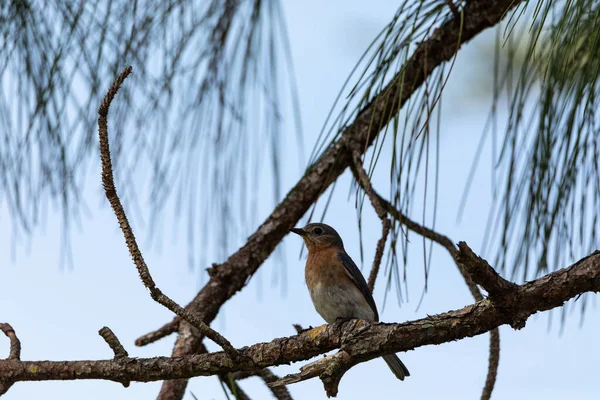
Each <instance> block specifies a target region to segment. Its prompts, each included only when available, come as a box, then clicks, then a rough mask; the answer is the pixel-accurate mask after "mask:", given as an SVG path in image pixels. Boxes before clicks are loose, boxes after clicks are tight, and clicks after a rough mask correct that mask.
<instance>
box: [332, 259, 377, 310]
mask: <svg viewBox="0 0 600 400" xmlns="http://www.w3.org/2000/svg"><path fill="white" fill-rule="evenodd" d="M337 256H338V258H339V259H340V261H341V262H342V264H344V267H345V268H346V271H348V274H349V275H350V278H352V281H353V282H354V283H355V284H356V287H358V290H360V292H361V293H362V294H363V296H365V300H367V303H368V304H369V306H370V307H371V309H372V310H373V312H374V313H375V320H376V321H379V314H378V313H377V306H376V305H375V300H373V295H372V294H371V291H370V290H369V286H368V285H367V282H366V281H365V277H364V276H363V274H361V272H360V270H359V269H358V267H357V266H356V264H354V261H352V259H351V258H350V256H349V255H348V254H346V252H345V251H339V252H338V253H337Z"/></svg>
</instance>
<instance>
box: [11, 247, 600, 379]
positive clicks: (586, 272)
mask: <svg viewBox="0 0 600 400" xmlns="http://www.w3.org/2000/svg"><path fill="white" fill-rule="evenodd" d="M598 291H600V252H598V251H596V252H594V253H593V254H591V255H589V256H588V257H585V258H584V259H582V260H580V261H578V262H577V263H575V264H574V265H573V266H571V267H569V268H565V269H561V270H558V271H556V272H553V273H551V274H548V275H545V276H543V277H541V278H539V279H536V280H534V281H532V282H528V283H526V284H523V285H519V286H517V288H516V294H515V296H512V297H511V300H510V301H507V302H505V303H504V304H502V306H499V305H497V304H496V303H494V302H493V301H491V300H489V299H485V300H483V301H480V302H478V303H475V304H473V305H470V306H467V307H465V308H462V309H460V310H456V311H451V312H447V313H443V314H438V315H435V316H431V317H428V318H424V319H420V320H417V321H412V322H406V323H402V324H370V323H368V322H366V321H358V320H352V321H348V322H343V323H337V324H332V325H324V326H321V327H317V328H315V329H312V330H310V331H307V332H304V333H302V334H299V335H296V336H292V337H284V338H279V339H274V340H273V341H271V342H270V343H258V344H255V345H252V346H249V347H244V348H242V349H240V350H239V351H240V353H241V354H242V357H241V358H240V361H239V362H237V363H234V362H233V361H232V360H231V358H230V357H229V356H228V355H227V354H226V353H224V352H216V353H210V354H200V355H187V356H183V357H175V358H170V357H157V358H150V359H148V358H145V359H144V358H140V359H136V358H121V359H118V360H101V361H71V362H64V361H61V362H58V361H34V362H32V361H20V360H14V359H13V360H0V376H2V378H3V379H4V380H7V381H10V382H18V381H44V380H75V379H105V380H112V381H117V382H122V381H141V382H148V381H156V380H165V379H179V378H190V377H194V376H207V375H216V374H226V373H229V372H234V371H256V370H258V369H262V368H265V367H269V366H275V365H281V364H287V363H290V362H294V361H301V360H306V359H309V358H311V357H314V356H317V355H319V354H322V353H325V352H328V351H331V350H333V349H336V348H340V347H342V345H343V350H344V352H346V353H347V354H348V355H349V356H350V357H351V358H352V363H354V364H355V363H358V362H364V361H367V360H370V359H373V358H376V357H379V356H381V355H382V354H391V353H396V352H401V351H407V350H412V349H415V348H417V347H421V346H426V345H433V344H441V343H446V342H450V341H454V340H458V339H462V338H465V337H470V336H475V335H479V334H482V333H484V332H488V331H490V330H492V329H494V328H496V327H498V326H500V325H504V324H512V325H514V322H515V321H524V320H525V319H527V318H528V317H529V316H530V315H532V314H534V313H537V312H539V311H545V310H549V309H552V308H554V307H560V306H562V305H563V303H564V302H565V301H567V300H569V299H572V298H574V297H575V296H578V295H580V294H582V293H585V292H598Z"/></svg>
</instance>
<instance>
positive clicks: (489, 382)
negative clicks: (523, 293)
mask: <svg viewBox="0 0 600 400" xmlns="http://www.w3.org/2000/svg"><path fill="white" fill-rule="evenodd" d="M352 172H353V174H354V177H355V179H356V181H357V182H358V184H359V185H361V187H363V189H364V190H365V191H366V187H365V185H366V183H368V181H365V180H364V177H361V175H360V174H359V170H357V169H355V168H353V169H352ZM369 190H370V195H369V197H372V198H374V199H376V202H377V203H378V204H381V205H382V206H383V207H384V208H385V209H386V210H387V212H388V213H389V214H390V215H391V216H392V217H393V218H394V219H395V220H397V221H398V222H400V223H401V224H403V225H404V226H406V227H407V228H408V229H410V230H411V231H413V232H415V233H417V234H419V235H421V236H423V237H425V238H428V239H430V240H432V241H434V242H436V243H438V244H439V245H441V246H442V247H444V248H446V250H448V253H450V256H452V259H453V260H454V262H455V264H456V267H457V268H458V271H459V272H460V274H461V275H462V277H463V279H464V280H465V283H466V284H467V287H468V288H469V291H470V292H471V295H472V296H473V298H474V299H475V301H481V300H483V295H482V294H481V292H480V291H479V288H478V287H477V285H476V284H475V282H473V280H472V279H471V273H470V271H469V270H468V269H467V268H465V265H463V264H462V262H467V263H468V265H469V268H471V269H474V268H475V269H476V267H477V265H479V263H481V262H483V263H485V266H484V267H483V268H484V269H485V268H491V267H490V266H489V265H488V264H487V262H486V261H485V260H481V259H480V258H479V257H478V256H477V255H475V254H474V253H473V252H472V251H471V249H470V248H469V247H468V246H467V245H466V243H464V242H461V243H463V247H466V248H465V249H464V250H463V251H462V252H460V251H457V249H456V247H455V246H454V244H453V242H452V240H450V238H448V237H447V236H445V235H442V234H441V233H438V232H436V231H434V230H432V229H429V228H427V227H425V226H423V225H421V224H419V223H417V222H415V221H413V220H411V219H410V218H408V217H407V216H406V215H404V214H403V213H402V212H400V211H399V210H398V209H397V208H395V207H394V206H393V205H392V204H391V203H390V202H389V201H387V200H386V199H384V198H383V197H381V196H380V195H379V193H377V192H376V191H375V189H373V187H372V186H370V189H369ZM460 246H461V244H459V248H460ZM466 249H468V251H467V250H466ZM462 253H464V255H461V254H462ZM480 260H481V261H480ZM492 271H493V270H492ZM493 273H496V272H495V271H493ZM475 274H477V272H475ZM496 275H497V274H496ZM500 279H502V278H501V277H500ZM508 283H509V284H510V282H508ZM499 362H500V331H499V330H498V328H495V329H493V330H492V331H491V332H490V354H489V358H488V373H487V377H486V380H485V385H484V386H483V390H482V391H481V400H489V399H490V398H491V397H492V392H493V390H494V385H495V384H496V376H497V374H498V364H499Z"/></svg>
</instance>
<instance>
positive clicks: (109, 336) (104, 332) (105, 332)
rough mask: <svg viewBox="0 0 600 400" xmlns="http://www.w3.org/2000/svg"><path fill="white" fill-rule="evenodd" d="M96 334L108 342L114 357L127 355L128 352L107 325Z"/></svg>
mask: <svg viewBox="0 0 600 400" xmlns="http://www.w3.org/2000/svg"><path fill="white" fill-rule="evenodd" d="M98 334H99V335H100V336H102V339H104V341H105V342H106V344H108V346H109V347H110V348H111V350H112V351H113V353H114V355H115V357H114V358H115V359H119V358H126V357H129V353H127V350H125V348H124V347H123V345H122V344H121V342H120V341H119V339H118V338H117V336H116V335H115V334H114V332H113V331H112V330H111V329H110V328H109V327H108V326H105V327H103V328H102V329H100V330H99V331H98Z"/></svg>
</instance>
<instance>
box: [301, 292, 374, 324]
mask: <svg viewBox="0 0 600 400" xmlns="http://www.w3.org/2000/svg"><path fill="white" fill-rule="evenodd" d="M309 292H310V298H311V299H312V302H313V304H314V306H315V309H316V310H317V312H318V313H319V314H320V315H321V317H323V319H324V320H325V321H327V323H333V322H335V321H336V319H338V318H358V319H366V320H369V321H372V320H374V319H375V313H374V312H373V310H371V308H370V307H369V306H368V305H367V304H366V302H365V300H364V298H363V295H362V293H361V292H360V291H359V290H358V289H355V288H351V289H350V290H348V289H347V288H346V287H341V286H332V285H322V284H321V283H317V284H316V285H314V286H313V287H312V288H309Z"/></svg>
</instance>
